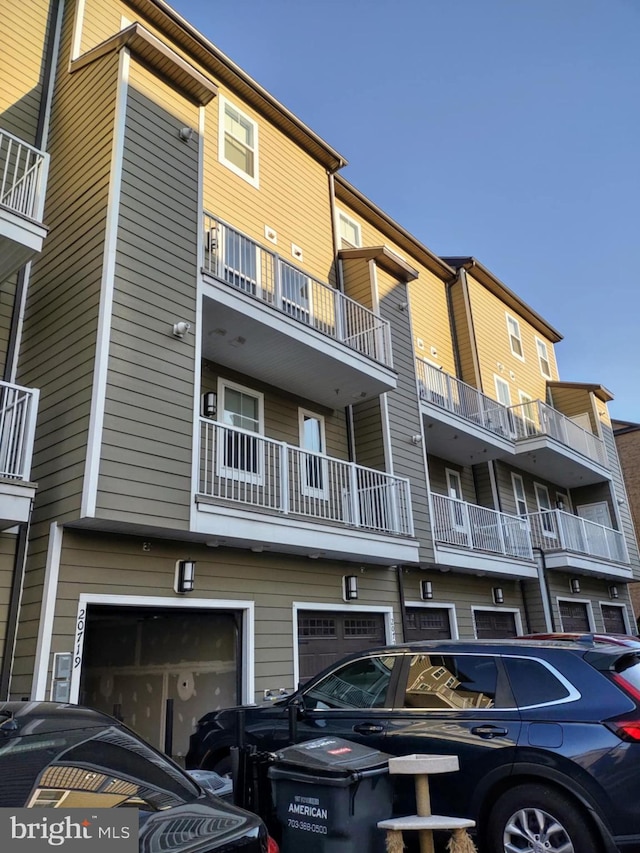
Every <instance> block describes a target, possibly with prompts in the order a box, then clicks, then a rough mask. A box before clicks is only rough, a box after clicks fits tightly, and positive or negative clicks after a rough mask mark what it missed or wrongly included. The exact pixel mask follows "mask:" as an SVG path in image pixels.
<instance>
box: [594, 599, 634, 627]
mask: <svg viewBox="0 0 640 853" xmlns="http://www.w3.org/2000/svg"><path fill="white" fill-rule="evenodd" d="M598 604H599V605H600V618H601V619H602V627H603V628H604V633H605V634H607V633H609V632H608V629H607V627H606V625H605V624H604V613H603V612H602V608H603V607H618V608H619V609H620V610H622V619H623V621H624V627H625V629H626V631H625V633H626V634H634V633H635V632H634V631H632V630H631V624H630V622H629V610H628V609H627V605H626V604H625V603H624V601H614V600H613V599H607V600H606V601H598Z"/></svg>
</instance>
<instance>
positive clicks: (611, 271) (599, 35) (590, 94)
mask: <svg viewBox="0 0 640 853" xmlns="http://www.w3.org/2000/svg"><path fill="white" fill-rule="evenodd" d="M171 5H172V6H173V7H174V8H175V9H176V10H177V11H178V12H180V14H182V15H183V16H184V17H185V18H186V19H187V20H188V21H190V22H191V23H192V24H193V25H194V26H196V27H197V28H198V29H199V30H200V31H201V32H202V33H203V34H204V35H206V36H207V38H209V39H210V40H211V41H212V42H213V43H214V44H216V45H217V46H218V47H219V48H220V49H221V50H223V51H224V52H225V53H226V54H227V55H228V56H229V57H230V58H231V59H232V60H234V61H235V62H236V63H237V64H239V65H240V66H241V67H242V68H244V70H245V71H247V72H248V73H249V74H251V76H253V77H254V78H255V79H256V80H257V81H258V82H259V83H260V84H261V85H263V86H264V87H265V88H267V89H268V90H269V91H270V92H271V93H272V94H273V95H274V96H275V97H276V98H278V99H279V100H280V101H281V102H282V103H283V104H284V105H285V106H287V107H288V108H289V109H290V110H292V111H293V112H295V113H296V114H297V115H298V116H299V117H300V118H301V119H302V120H303V121H304V122H306V123H307V124H308V125H309V126H310V127H311V128H313V130H315V131H316V132H317V133H319V134H320V135H321V136H322V137H323V138H324V139H326V140H327V142H329V144H331V145H332V146H334V147H335V148H337V149H338V151H339V152H340V153H341V154H342V155H343V156H345V157H346V158H347V159H348V160H349V166H347V167H346V169H344V170H343V174H344V176H345V177H346V178H347V179H348V180H349V181H351V183H353V184H355V186H356V187H358V189H360V190H361V191H362V192H363V193H365V195H367V196H369V198H371V199H372V200H373V201H374V202H375V203H376V204H378V205H379V206H380V207H382V208H383V210H385V211H386V212H387V213H389V214H390V215H391V216H392V217H394V218H395V219H396V220H398V221H399V222H400V223H401V224H402V225H403V226H404V227H405V228H407V229H408V230H409V231H411V232H412V233H413V234H415V236H416V237H417V238H418V239H419V240H421V241H422V242H423V243H425V244H426V245H427V246H428V247H429V248H430V249H432V250H433V251H434V252H436V253H438V254H441V255H447V254H451V255H459V254H469V255H475V256H476V257H477V258H478V260H480V261H481V262H482V263H483V264H484V265H485V266H487V267H488V268H489V269H490V270H491V271H492V272H493V273H495V274H496V275H497V276H498V277H499V278H500V279H502V281H504V282H505V284H507V285H508V286H509V287H510V288H511V289H512V290H514V291H515V292H516V293H518V294H519V295H520V296H521V297H522V298H523V299H524V300H525V301H526V302H528V303H529V304H530V305H531V306H532V307H533V308H535V309H536V310H537V311H538V312H539V313H541V314H542V315H543V316H544V317H545V319H546V320H548V322H550V323H551V324H552V325H553V326H555V327H556V328H557V329H558V330H559V331H560V332H561V333H562V334H563V335H564V336H565V340H564V341H562V342H561V343H560V344H558V345H557V347H556V354H557V357H558V362H559V367H560V375H561V377H562V379H565V380H567V381H576V382H578V381H585V382H600V383H602V384H603V385H605V386H606V387H607V388H609V390H610V391H612V392H613V394H614V396H615V400H614V402H613V403H612V404H611V406H610V411H611V414H612V415H613V416H614V417H617V418H621V419H625V420H633V421H638V422H640V321H639V317H640V285H639V282H638V279H639V273H638V271H637V270H636V267H635V261H636V256H635V251H636V249H637V247H638V243H639V225H640V217H639V215H638V203H639V201H640V144H639V140H640V117H639V108H638V102H639V94H640V2H638V0H322V2H312V0H269V2H266V0H244V1H243V3H242V4H234V3H223V2H220V0H218V2H213V0H173V2H172V3H171Z"/></svg>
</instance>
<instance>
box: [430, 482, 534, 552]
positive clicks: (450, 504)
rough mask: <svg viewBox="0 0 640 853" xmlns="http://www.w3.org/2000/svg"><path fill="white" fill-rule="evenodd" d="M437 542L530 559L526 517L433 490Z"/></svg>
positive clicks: (434, 533) (434, 531) (434, 526)
mask: <svg viewBox="0 0 640 853" xmlns="http://www.w3.org/2000/svg"><path fill="white" fill-rule="evenodd" d="M431 499H432V502H433V514H434V518H433V535H434V538H435V540H436V542H442V543H444V544H446V545H457V546H459V547H463V548H470V549H472V550H474V551H487V552H489V553H492V554H503V555H504V556H505V557H515V558H516V559H521V560H532V559H533V551H532V548H531V540H530V538H529V526H528V524H527V521H526V519H523V518H520V517H519V516H516V515H508V514H507V513H504V512H497V511H496V510H494V509H488V508H487V507H483V506H477V505H476V504H470V503H467V502H466V501H461V500H458V499H457V498H450V497H448V496H446V495H437V494H434V493H433V492H432V494H431Z"/></svg>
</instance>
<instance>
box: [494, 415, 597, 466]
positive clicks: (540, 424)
mask: <svg viewBox="0 0 640 853" xmlns="http://www.w3.org/2000/svg"><path fill="white" fill-rule="evenodd" d="M509 413H510V417H511V426H512V429H513V433H514V436H515V439H516V441H517V440H519V439H524V438H532V437H534V436H536V435H548V436H550V437H551V438H555V439H556V441H559V442H560V443H561V444H565V445H566V446H567V447H570V448H571V449H572V450H576V451H577V452H578V453H581V454H582V455H583V456H586V457H588V458H589V459H592V460H593V461H594V462H598V463H599V464H600V465H605V466H606V465H607V453H606V450H605V446H604V442H603V441H602V440H601V439H600V438H598V436H596V435H594V434H593V433H592V432H589V430H586V429H584V428H583V427H581V426H579V425H578V424H577V423H575V421H572V420H571V418H568V417H567V416H566V415H563V414H561V412H558V411H557V410H556V409H554V408H552V407H551V406H548V405H547V404H546V403H543V402H542V401H541V400H532V401H531V402H529V403H521V404H520V405H518V406H511V407H510V408H509Z"/></svg>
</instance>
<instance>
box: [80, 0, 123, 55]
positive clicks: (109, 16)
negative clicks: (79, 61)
mask: <svg viewBox="0 0 640 853" xmlns="http://www.w3.org/2000/svg"><path fill="white" fill-rule="evenodd" d="M123 15H124V16H125V17H126V18H128V20H130V21H132V22H133V21H135V20H136V19H137V15H136V14H135V13H134V12H133V11H132V10H131V9H129V8H128V7H127V6H126V5H125V4H124V3H120V2H117V0H84V16H83V20H82V38H81V40H80V53H81V54H82V53H86V52H87V51H88V50H91V48H92V47H95V46H96V45H97V44H100V42H103V41H104V40H105V39H108V38H109V37H110V36H112V35H114V33H117V32H119V31H120V30H121V29H122V25H121V20H122V16H123Z"/></svg>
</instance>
